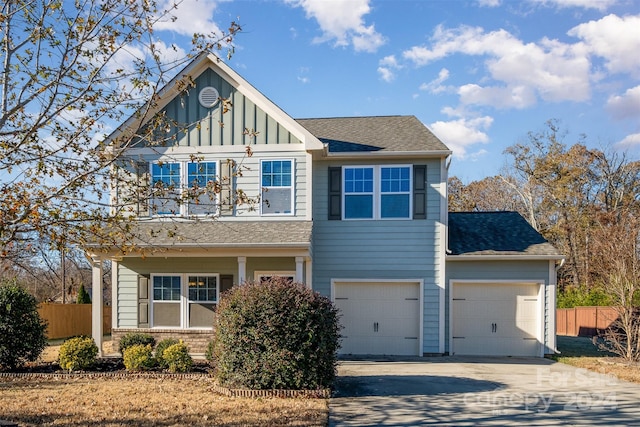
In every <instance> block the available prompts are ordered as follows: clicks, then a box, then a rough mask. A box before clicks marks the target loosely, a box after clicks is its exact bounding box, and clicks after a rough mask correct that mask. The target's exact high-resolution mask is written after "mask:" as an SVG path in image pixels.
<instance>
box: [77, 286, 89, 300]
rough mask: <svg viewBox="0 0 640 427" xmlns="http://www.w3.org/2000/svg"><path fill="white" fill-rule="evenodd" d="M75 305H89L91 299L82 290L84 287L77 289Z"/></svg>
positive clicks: (84, 290) (85, 291)
mask: <svg viewBox="0 0 640 427" xmlns="http://www.w3.org/2000/svg"><path fill="white" fill-rule="evenodd" d="M76 304H91V297H90V296H89V293H88V292H87V290H86V289H85V288H84V285H80V289H78V297H77V298H76Z"/></svg>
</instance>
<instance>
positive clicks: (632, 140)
mask: <svg viewBox="0 0 640 427" xmlns="http://www.w3.org/2000/svg"><path fill="white" fill-rule="evenodd" d="M616 146H617V147H619V148H622V149H626V148H640V133H632V134H631V135H627V136H626V137H625V138H624V139H623V140H622V141H620V142H618V143H617V144H616Z"/></svg>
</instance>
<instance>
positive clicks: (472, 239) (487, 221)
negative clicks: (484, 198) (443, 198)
mask: <svg viewBox="0 0 640 427" xmlns="http://www.w3.org/2000/svg"><path fill="white" fill-rule="evenodd" d="M449 251H450V252H449V255H454V256H455V255H458V256H477V257H481V258H483V259H485V258H487V257H490V256H523V257H539V258H546V259H562V258H563V256H562V255H561V254H560V252H558V250H557V249H556V248H555V247H554V246H553V245H552V244H551V243H549V242H548V241H547V240H545V239H544V237H542V235H541V234H540V233H538V232H537V231H536V230H535V229H534V228H533V227H532V226H531V225H530V224H529V223H528V222H527V221H526V220H525V219H524V218H523V217H522V215H520V214H519V213H517V212H450V213H449Z"/></svg>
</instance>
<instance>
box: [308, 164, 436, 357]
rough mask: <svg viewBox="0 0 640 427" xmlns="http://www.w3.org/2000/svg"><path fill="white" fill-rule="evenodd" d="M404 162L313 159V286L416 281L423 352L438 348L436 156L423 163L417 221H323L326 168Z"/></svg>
mask: <svg viewBox="0 0 640 427" xmlns="http://www.w3.org/2000/svg"><path fill="white" fill-rule="evenodd" d="M355 164H363V165H381V164H407V162H406V161H404V162H403V161H402V160H400V161H397V162H388V161H380V160H378V161H375V162H373V161H368V162H352V161H344V162H343V163H338V162H331V163H330V162H315V163H314V170H313V224H314V230H313V288H314V290H316V291H318V292H320V293H321V294H323V295H326V296H330V295H331V280H332V279H372V281H375V279H381V280H382V279H384V280H393V279H402V280H405V279H406V280H408V279H421V280H423V281H424V289H423V292H424V294H423V309H424V316H423V349H422V351H423V353H438V352H439V344H440V342H439V327H440V320H439V319H440V316H439V307H440V306H439V300H440V289H441V288H440V287H439V286H438V284H439V283H442V281H441V279H443V276H444V272H443V271H441V265H443V264H441V262H440V260H441V257H442V256H444V254H443V253H440V252H441V249H440V248H441V246H440V243H441V239H442V238H443V236H441V231H440V230H442V229H443V227H439V226H438V224H439V222H440V213H441V203H442V200H441V196H440V194H439V192H438V186H439V185H440V184H441V167H440V160H439V159H434V160H425V161H420V162H416V164H426V165H427V182H428V185H427V218H426V219H419V220H346V221H345V220H328V199H329V189H328V184H329V177H328V171H329V167H335V166H342V165H355Z"/></svg>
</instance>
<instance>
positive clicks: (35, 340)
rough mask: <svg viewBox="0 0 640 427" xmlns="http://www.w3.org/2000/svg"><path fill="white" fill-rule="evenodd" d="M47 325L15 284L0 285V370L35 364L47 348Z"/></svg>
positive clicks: (29, 296) (31, 299)
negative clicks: (28, 363)
mask: <svg viewBox="0 0 640 427" xmlns="http://www.w3.org/2000/svg"><path fill="white" fill-rule="evenodd" d="M46 330H47V323H46V322H45V321H44V320H42V318H41V317H40V315H39V314H38V303H37V301H36V299H35V298H34V297H33V296H32V295H30V294H29V293H28V292H27V291H26V290H25V289H23V288H22V287H20V286H19V285H18V284H17V283H16V282H15V281H5V282H3V283H1V284H0V368H9V369H14V368H17V367H19V366H22V365H23V364H24V363H25V362H33V361H35V360H36V359H37V358H38V357H39V356H40V354H42V351H43V350H44V348H45V347H46V346H47V337H46V335H45V332H46Z"/></svg>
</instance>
